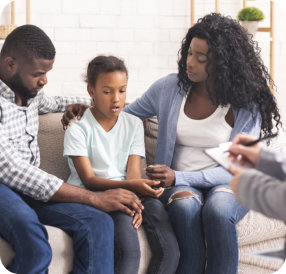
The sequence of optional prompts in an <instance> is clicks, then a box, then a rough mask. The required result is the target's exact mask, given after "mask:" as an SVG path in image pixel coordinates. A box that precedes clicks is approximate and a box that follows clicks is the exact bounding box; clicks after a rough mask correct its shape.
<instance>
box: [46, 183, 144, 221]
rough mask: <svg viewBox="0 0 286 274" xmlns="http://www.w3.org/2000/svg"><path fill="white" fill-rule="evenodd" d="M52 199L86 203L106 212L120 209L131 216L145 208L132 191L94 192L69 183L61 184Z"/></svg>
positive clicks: (54, 200)
mask: <svg viewBox="0 0 286 274" xmlns="http://www.w3.org/2000/svg"><path fill="white" fill-rule="evenodd" d="M51 201H53V202H70V203H79V204H86V205H89V206H92V207H95V208H98V209H100V210H102V211H105V212H110V211H117V210H120V211H123V212H125V213H126V214H128V215H130V216H133V215H134V213H135V212H138V213H141V211H142V210H143V206H142V204H141V201H140V200H139V198H138V197H137V195H135V194H134V193H133V192H131V191H128V190H125V189H112V190H106V191H104V192H92V191H89V190H86V189H83V188H79V187H75V186H72V185H69V184H67V183H63V184H62V185H61V187H60V188H59V190H58V191H57V192H56V193H55V194H54V196H53V197H52V198H51ZM128 206H129V207H130V208H131V209H132V210H131V209H130V208H129V207H128Z"/></svg>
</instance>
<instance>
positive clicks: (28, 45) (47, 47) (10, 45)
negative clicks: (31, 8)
mask: <svg viewBox="0 0 286 274" xmlns="http://www.w3.org/2000/svg"><path fill="white" fill-rule="evenodd" d="M55 55H56V50H55V47H54V45H53V43H52V41H51V39H50V38H49V37H48V36H47V34H46V33H45V32H44V31H43V30H41V29H40V28H39V27H37V26H34V25H23V26H20V27H17V28H16V29H15V30H13V31H12V32H11V33H10V34H9V35H8V36H7V38H6V40H5V42H4V44H3V47H2V50H1V54H0V56H1V57H6V56H11V57H15V56H23V57H24V58H28V59H46V60H52V59H54V58H55Z"/></svg>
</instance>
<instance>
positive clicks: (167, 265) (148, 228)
mask: <svg viewBox="0 0 286 274" xmlns="http://www.w3.org/2000/svg"><path fill="white" fill-rule="evenodd" d="M143 205H144V210H143V227H144V230H145V232H146V235H147V238H148V242H149V245H150V248H151V251H152V257H151V261H150V264H149V267H148V271H147V273H149V274H159V273H161V274H169V273H170V274H172V273H175V272H176V269H177V266H178V262H179V256H180V251H179V247H178V243H177V240H176V237H175V234H174V231H173V228H172V226H171V223H170V221H169V217H168V213H167V211H166V209H165V206H164V205H163V204H162V202H161V201H160V200H158V199H155V198H145V200H144V201H143Z"/></svg>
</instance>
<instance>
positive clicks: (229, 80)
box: [178, 13, 282, 135]
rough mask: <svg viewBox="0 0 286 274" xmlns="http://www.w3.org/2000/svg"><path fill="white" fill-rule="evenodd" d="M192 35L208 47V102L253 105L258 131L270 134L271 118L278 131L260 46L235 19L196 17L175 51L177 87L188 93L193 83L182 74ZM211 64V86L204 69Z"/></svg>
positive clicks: (277, 112) (273, 101) (243, 106)
mask: <svg viewBox="0 0 286 274" xmlns="http://www.w3.org/2000/svg"><path fill="white" fill-rule="evenodd" d="M194 37H197V38H199V39H204V40H206V42H207V44H208V47H209V51H208V61H207V65H206V72H207V73H208V75H209V76H208V77H207V79H206V86H207V92H208V94H209V97H210V99H211V100H212V102H213V103H214V104H218V105H221V106H226V105H227V104H230V105H231V106H232V107H233V108H234V109H239V108H245V109H248V110H250V111H253V106H254V104H257V105H258V106H259V110H260V113H261V116H262V125H261V134H262V135H266V134H269V133H271V132H272V129H273V122H274V121H275V126H276V128H277V130H278V127H279V125H282V123H281V121H280V114H279V110H278V107H277V104H276V101H275V98H274V96H273V94H272V92H271V90H270V88H269V87H270V86H271V85H272V86H273V87H275V86H274V83H273V81H272V79H271V77H270V75H269V73H268V70H267V68H266V67H265V65H264V64H263V61H262V59H261V57H260V52H261V49H260V48H259V47H258V44H257V42H255V41H253V40H252V36H251V35H249V34H248V33H247V31H246V30H245V29H244V28H243V27H241V26H240V25H239V23H238V22H237V21H236V20H233V19H231V18H229V17H225V16H222V15H221V14H218V13H212V14H209V15H206V16H204V17H203V18H201V19H199V20H198V22H197V23H196V24H195V25H194V26H193V27H191V28H190V29H189V31H188V33H187V35H186V36H185V38H184V39H183V41H182V47H181V49H180V50H179V53H178V66H179V73H178V78H179V81H178V85H179V87H183V90H184V91H185V92H186V93H188V92H192V89H191V87H193V86H194V85H195V84H196V83H194V82H192V81H191V80H189V78H188V77H187V73H186V70H187V64H186V63H187V55H188V49H189V46H190V43H191V41H192V39H193V38H194ZM210 54H212V58H210ZM211 63H212V66H213V68H214V69H213V70H212V71H214V75H212V77H211V78H212V85H210V74H209V71H208V67H209V66H210V64H211ZM210 87H211V88H212V89H213V90H212V91H211V90H210ZM189 98H190V97H189ZM273 120H274V121H273Z"/></svg>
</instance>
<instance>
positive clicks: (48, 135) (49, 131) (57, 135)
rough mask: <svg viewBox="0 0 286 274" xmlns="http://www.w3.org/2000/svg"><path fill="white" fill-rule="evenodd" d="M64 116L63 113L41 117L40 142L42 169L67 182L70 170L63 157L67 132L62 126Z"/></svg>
mask: <svg viewBox="0 0 286 274" xmlns="http://www.w3.org/2000/svg"><path fill="white" fill-rule="evenodd" d="M62 116H63V114H62V113H48V114H45V115H40V119H39V134H38V142H39V147H40V155H41V164H40V168H41V169H43V170H45V171H46V172H48V173H51V174H53V175H55V176H57V177H59V178H61V179H63V180H65V181H66V180H67V178H68V176H69V173H70V170H69V167H68V163H67V159H66V158H64V157H63V148H64V145H63V144H64V133H65V132H64V130H63V127H62V124H61V118H62ZM55 159H56V161H55Z"/></svg>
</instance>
